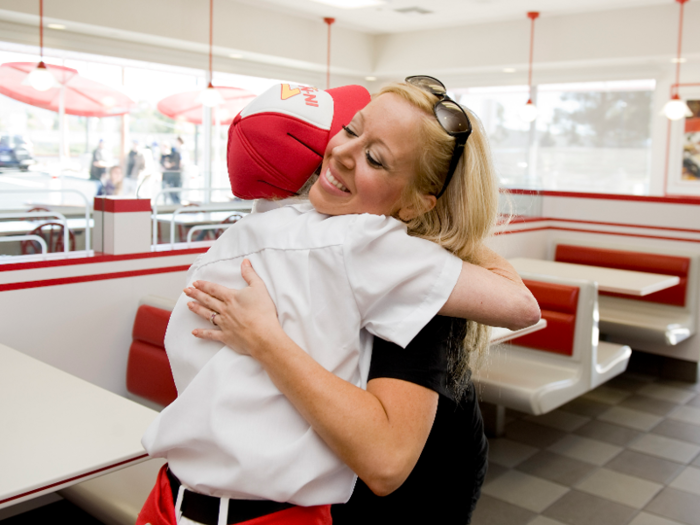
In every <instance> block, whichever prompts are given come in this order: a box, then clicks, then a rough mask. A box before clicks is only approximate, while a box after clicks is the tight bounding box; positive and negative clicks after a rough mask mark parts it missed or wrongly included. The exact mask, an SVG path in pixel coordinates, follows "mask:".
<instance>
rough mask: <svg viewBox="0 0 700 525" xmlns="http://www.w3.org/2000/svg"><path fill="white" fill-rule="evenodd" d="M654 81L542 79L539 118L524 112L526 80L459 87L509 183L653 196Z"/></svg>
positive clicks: (535, 98)
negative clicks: (516, 83)
mask: <svg viewBox="0 0 700 525" xmlns="http://www.w3.org/2000/svg"><path fill="white" fill-rule="evenodd" d="M654 87H655V82H654V81H653V80H635V81H616V82H585V83H575V84H543V85H539V86H536V87H535V88H534V90H533V101H534V102H535V104H536V106H537V108H538V118H537V120H535V122H533V123H532V124H530V123H527V122H524V121H523V120H521V119H520V118H519V116H518V109H519V108H520V107H521V106H522V105H524V104H525V102H526V100H527V97H528V88H527V87H526V86H519V87H518V86H516V87H497V88H469V89H458V90H455V91H454V94H455V96H456V97H458V100H459V101H460V103H462V104H464V105H466V106H467V107H469V108H471V109H472V110H473V111H474V112H475V113H476V114H477V115H478V116H479V117H480V118H481V120H482V122H483V124H484V127H485V129H486V133H487V134H488V136H489V139H490V142H491V148H492V151H493V156H494V161H495V164H496V169H497V171H498V174H499V177H500V179H501V184H502V185H503V186H505V187H508V188H528V189H545V190H564V191H590V192H602V193H624V194H635V195H645V194H647V193H648V191H649V182H650V175H651V162H650V156H651V155H650V151H651V117H652V97H653V94H654Z"/></svg>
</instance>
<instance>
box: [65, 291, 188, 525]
mask: <svg viewBox="0 0 700 525" xmlns="http://www.w3.org/2000/svg"><path fill="white" fill-rule="evenodd" d="M174 306H175V301H173V300H170V299H166V298H164V297H157V296H152V295H150V296H146V297H143V298H142V299H141V300H140V301H139V307H138V309H137V311H136V318H135V319H134V327H133V330H132V343H131V346H130V348H129V359H128V363H127V370H126V385H127V390H128V391H129V393H130V396H131V397H132V398H133V399H134V400H136V401H138V402H141V403H142V404H145V405H147V406H150V407H152V408H155V409H157V410H162V409H163V408H164V407H165V406H167V405H168V404H170V403H171V402H172V401H173V400H174V399H175V398H176V397H177V390H176V389H175V382H174V381H173V376H172V372H171V371H170V364H169V363H168V357H167V355H166V353H165V347H164V343H163V340H164V338H165V329H166V328H167V326H168V320H169V318H170V312H171V311H172V309H173V308H174ZM163 464H165V460H164V459H160V458H154V459H150V460H148V461H145V462H143V463H139V464H138V465H133V466H129V467H126V468H124V469H122V470H118V471H117V472H113V473H110V474H107V475H105V476H100V477H97V478H94V479H91V480H88V481H85V482H83V483H78V484H77V485H73V486H71V487H68V488H67V489H64V490H61V491H60V492H59V494H60V495H61V496H63V497H64V498H65V499H67V500H69V501H70V502H72V503H73V504H75V505H77V506H78V507H80V508H82V509H84V510H85V511H86V512H88V513H89V514H91V515H92V516H94V517H95V518H97V519H98V520H100V521H101V522H102V523H105V525H134V523H135V522H136V518H137V517H138V513H139V511H140V510H141V507H143V504H144V503H145V502H146V498H147V497H148V494H149V493H150V492H151V489H152V488H153V484H154V483H155V480H156V476H157V475H158V471H159V470H160V467H161V466H162V465H163Z"/></svg>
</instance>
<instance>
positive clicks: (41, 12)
mask: <svg viewBox="0 0 700 525" xmlns="http://www.w3.org/2000/svg"><path fill="white" fill-rule="evenodd" d="M39 54H40V55H41V61H42V62H43V61H44V0H39Z"/></svg>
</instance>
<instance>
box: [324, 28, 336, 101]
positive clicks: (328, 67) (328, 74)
mask: <svg viewBox="0 0 700 525" xmlns="http://www.w3.org/2000/svg"><path fill="white" fill-rule="evenodd" d="M323 21H324V22H325V23H326V25H328V52H327V54H326V57H327V58H326V89H329V88H330V87H331V24H333V22H335V18H324V19H323Z"/></svg>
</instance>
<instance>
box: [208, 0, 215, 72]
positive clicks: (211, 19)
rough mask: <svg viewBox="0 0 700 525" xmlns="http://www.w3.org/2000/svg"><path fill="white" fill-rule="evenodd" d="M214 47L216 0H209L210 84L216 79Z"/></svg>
mask: <svg viewBox="0 0 700 525" xmlns="http://www.w3.org/2000/svg"><path fill="white" fill-rule="evenodd" d="M213 47H214V0H209V84H211V82H212V80H213V79H214V73H213V70H212V49H213Z"/></svg>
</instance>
